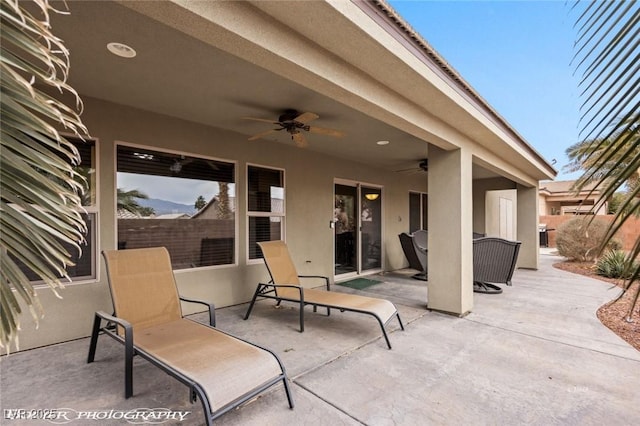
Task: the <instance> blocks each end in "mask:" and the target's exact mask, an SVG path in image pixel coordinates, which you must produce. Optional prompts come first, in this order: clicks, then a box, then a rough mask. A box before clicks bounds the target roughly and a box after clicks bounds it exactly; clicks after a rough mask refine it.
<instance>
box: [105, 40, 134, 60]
mask: <svg viewBox="0 0 640 426" xmlns="http://www.w3.org/2000/svg"><path fill="white" fill-rule="evenodd" d="M107 50H109V52H111V53H113V54H114V55H116V56H120V57H121V58H133V57H135V56H136V54H137V53H136V51H135V50H134V49H133V48H132V47H130V46H127V45H126V44H123V43H116V42H112V43H109V44H107Z"/></svg>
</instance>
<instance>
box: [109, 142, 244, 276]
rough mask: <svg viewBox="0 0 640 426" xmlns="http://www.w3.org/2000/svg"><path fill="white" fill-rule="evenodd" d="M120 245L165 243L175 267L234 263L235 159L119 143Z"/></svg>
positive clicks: (135, 245)
mask: <svg viewBox="0 0 640 426" xmlns="http://www.w3.org/2000/svg"><path fill="white" fill-rule="evenodd" d="M117 172H118V173H117V218H118V249H121V250H123V249H133V248H143V247H159V246H163V247H166V248H167V250H168V251H169V253H170V255H171V262H172V266H173V268H174V269H189V268H198V267H204V266H214V265H231V264H235V261H236V260H235V259H236V256H235V245H236V244H235V241H236V238H235V234H236V230H235V229H236V226H235V222H236V218H235V211H236V208H235V164H234V163H232V162H226V161H220V160H214V159H208V158H201V157H193V156H186V155H181V154H176V153H168V152H160V151H151V150H148V149H143V148H137V147H130V146H121V145H119V146H118V148H117Z"/></svg>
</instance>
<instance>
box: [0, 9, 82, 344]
mask: <svg viewBox="0 0 640 426" xmlns="http://www.w3.org/2000/svg"><path fill="white" fill-rule="evenodd" d="M25 3H26V2H25V1H17V0H0V20H1V24H2V32H1V37H2V39H1V43H0V46H1V55H0V83H1V87H2V96H1V97H0V108H1V112H2V126H1V128H0V133H1V138H0V152H1V155H0V193H1V201H0V227H1V228H2V233H0V266H1V271H0V308H1V309H2V310H1V315H0V346H2V347H6V348H7V350H9V347H10V345H11V344H15V345H16V346H17V342H18V337H17V336H18V331H19V329H20V321H19V315H20V314H21V313H22V309H23V306H26V307H28V308H29V310H30V311H31V315H32V316H33V318H34V319H35V321H36V324H37V323H38V320H39V318H40V316H41V315H42V307H41V306H40V303H39V302H38V297H37V293H36V291H35V289H34V288H33V287H32V285H31V283H30V282H29V278H27V276H26V274H25V272H24V271H23V269H22V268H27V269H28V270H30V271H31V272H33V273H34V274H35V275H36V276H38V277H39V278H40V279H42V281H43V282H45V283H46V284H48V285H49V286H50V288H51V289H53V291H54V293H55V294H56V295H58V293H57V292H56V288H59V287H62V286H63V283H62V280H63V279H64V280H68V274H67V272H66V267H67V266H70V265H72V264H73V262H72V259H73V253H70V252H69V249H68V248H69V247H72V248H73V249H74V250H76V251H80V250H81V248H80V244H81V243H82V242H83V239H84V232H85V231H86V229H85V222H84V220H83V218H82V216H81V213H80V212H81V211H82V192H83V188H84V185H83V183H82V178H81V176H80V175H79V173H78V172H76V171H75V170H74V166H77V165H78V164H79V163H80V155H79V153H78V150H77V149H76V148H75V146H74V145H73V144H72V143H70V142H69V141H67V140H66V139H65V138H64V137H62V136H61V134H60V130H65V131H67V132H72V133H74V134H75V135H77V136H78V137H80V138H82V136H83V135H87V129H86V128H85V126H84V124H83V123H82V120H81V119H80V112H81V110H82V102H81V101H80V98H79V97H78V95H77V93H76V92H75V91H74V90H73V88H71V87H70V86H69V85H68V84H67V82H66V79H67V76H68V71H69V53H68V51H67V49H66V48H65V46H64V44H63V43H62V41H61V40H60V39H58V38H57V37H56V36H55V35H54V34H53V33H52V32H51V29H50V23H49V13H50V12H52V11H55V12H59V11H56V10H55V9H53V7H52V6H51V5H50V4H49V2H48V1H47V0H35V1H33V2H30V6H33V7H30V9H35V10H36V12H35V13H36V14H37V15H38V16H35V15H33V14H31V13H29V12H28V11H27V10H26V9H25V8H24V6H25ZM47 87H48V88H52V89H54V91H55V92H57V93H59V94H61V95H63V94H71V95H72V96H73V97H74V98H75V100H76V102H75V106H74V107H69V106H67V105H66V104H65V103H64V102H62V101H60V100H59V99H57V98H56V97H55V96H52V95H50V94H48V93H47V91H48V90H47V89H44V88H47ZM19 265H21V266H19Z"/></svg>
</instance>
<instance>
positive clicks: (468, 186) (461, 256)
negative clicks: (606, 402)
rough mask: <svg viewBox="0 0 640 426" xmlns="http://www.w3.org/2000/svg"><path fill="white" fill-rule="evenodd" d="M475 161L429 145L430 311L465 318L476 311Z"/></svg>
mask: <svg viewBox="0 0 640 426" xmlns="http://www.w3.org/2000/svg"><path fill="white" fill-rule="evenodd" d="M471 167H472V158H471V153H470V152H468V150H466V149H464V148H462V149H457V150H453V151H445V150H443V149H440V148H438V147H436V146H434V145H429V174H428V175H429V176H428V179H429V182H428V191H429V198H428V200H429V219H428V222H429V227H428V231H429V252H428V264H429V281H428V290H429V292H428V301H427V308H428V309H433V310H437V311H442V312H446V313H450V314H453V315H459V316H463V315H465V314H467V313H468V312H469V311H471V309H472V308H473V246H472V238H471V237H472V234H473V230H472V225H473V206H472V199H473V196H472V173H471Z"/></svg>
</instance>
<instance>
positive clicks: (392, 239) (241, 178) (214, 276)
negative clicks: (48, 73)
mask: <svg viewBox="0 0 640 426" xmlns="http://www.w3.org/2000/svg"><path fill="white" fill-rule="evenodd" d="M84 101H85V112H84V114H83V120H84V121H85V123H86V124H87V125H88V127H89V128H90V129H91V136H92V137H94V138H96V139H97V141H98V142H97V146H98V150H99V154H98V157H99V159H100V165H99V170H98V173H99V178H98V181H99V186H98V188H99V189H98V203H99V210H100V213H99V217H98V223H99V231H98V244H99V251H100V250H103V249H114V248H115V247H116V239H117V237H116V216H115V185H116V183H115V155H114V154H115V144H116V142H126V143H129V144H136V145H141V146H145V147H149V148H154V147H155V148H161V149H166V150H172V151H178V152H184V153H188V154H192V155H203V156H208V157H214V158H220V159H224V160H231V161H236V162H237V163H236V176H237V181H236V198H237V212H238V215H237V226H236V227H237V242H236V247H237V253H238V255H237V262H238V264H237V265H236V266H233V265H232V266H222V267H220V266H218V267H210V268H200V269H194V270H182V271H177V273H176V279H177V281H178V286H179V290H180V293H181V294H182V295H184V296H186V297H193V298H201V299H205V300H210V301H212V302H214V303H215V304H216V306H217V307H223V306H228V305H231V304H237V303H243V302H246V301H248V300H249V299H250V298H251V296H252V295H253V292H254V290H255V286H256V284H257V283H258V282H259V281H260V280H265V279H266V278H267V273H266V269H265V267H264V266H263V264H262V262H256V263H254V264H249V262H247V259H246V257H247V255H246V253H247V243H246V240H247V220H246V216H245V212H246V167H247V164H257V165H262V166H267V167H275V168H282V169H284V170H285V186H286V214H287V215H286V230H285V235H286V239H287V242H288V244H289V246H290V249H291V251H292V256H293V259H294V261H295V263H296V265H297V266H298V268H299V269H298V272H299V273H300V274H316V275H317V274H320V275H326V276H329V277H333V272H334V271H333V264H334V262H333V253H334V249H333V230H332V229H331V228H330V227H329V221H330V220H331V219H332V218H333V204H334V199H333V186H334V179H335V178H342V179H349V180H355V181H361V182H366V183H371V184H376V185H381V186H383V214H384V218H385V220H384V221H383V244H384V259H383V264H384V268H385V269H386V270H394V269H399V268H402V267H404V266H405V263H406V260H405V258H404V254H403V253H402V249H401V247H400V243H399V240H398V234H399V233H401V232H404V231H407V230H408V227H409V190H414V191H421V192H426V189H427V182H426V178H425V175H422V174H415V175H413V174H402V173H393V172H388V171H384V170H379V169H372V168H370V167H367V166H366V165H364V164H358V163H353V162H347V161H343V160H341V159H339V158H335V157H329V156H326V155H319V154H317V153H314V152H313V151H311V150H308V149H293V148H289V147H286V146H284V145H282V144H277V143H271V142H268V141H264V140H260V141H254V142H248V141H246V137H245V136H242V135H238V134H234V133H231V132H227V131H223V130H220V129H215V128H211V127H206V126H203V125H200V124H195V123H190V122H187V121H183V120H178V119H174V118H171V117H167V116H161V115H157V114H152V113H149V112H145V111H140V110H135V109H131V108H128V107H124V106H121V105H115V104H110V103H107V102H104V101H97V100H94V99H91V98H88V97H84ZM425 149H426V148H425ZM98 260H99V266H98V271H97V272H98V280H97V281H94V282H85V283H74V284H71V285H67V287H66V289H64V290H62V291H61V292H60V294H61V296H62V299H58V298H56V297H55V295H53V293H52V292H51V291H50V290H49V289H47V288H41V289H39V290H38V294H39V296H40V299H41V302H42V305H43V307H44V310H45V312H46V316H45V317H44V318H43V319H42V320H41V321H40V326H39V329H38V330H35V327H34V324H33V323H32V321H31V318H30V316H29V315H23V316H22V321H23V324H22V332H21V335H20V349H21V350H23V349H28V348H31V347H37V346H43V345H47V344H52V343H57V342H60V341H65V340H70V339H74V338H79V337H84V336H88V335H89V333H90V327H91V323H92V321H93V313H94V312H95V311H96V310H104V311H106V312H111V311H112V306H111V299H110V295H109V290H108V285H107V281H106V276H105V275H106V274H105V271H104V267H103V262H102V259H101V258H100V259H98ZM184 308H185V312H191V311H190V309H189V307H188V306H185V307H184Z"/></svg>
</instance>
